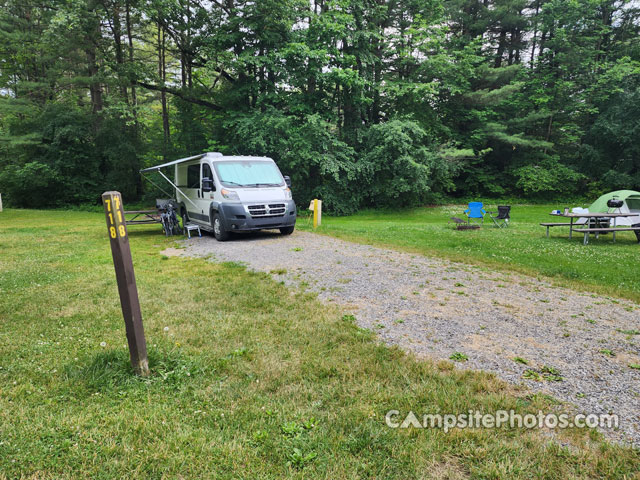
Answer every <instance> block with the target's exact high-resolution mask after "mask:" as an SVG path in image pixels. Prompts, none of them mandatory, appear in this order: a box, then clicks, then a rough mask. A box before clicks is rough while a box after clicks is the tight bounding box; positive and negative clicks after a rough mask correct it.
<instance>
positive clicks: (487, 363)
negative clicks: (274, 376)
mask: <svg viewBox="0 0 640 480" xmlns="http://www.w3.org/2000/svg"><path fill="white" fill-rule="evenodd" d="M184 245H185V247H186V250H179V251H180V252H181V254H182V255H187V256H211V257H212V258H213V259H215V261H233V262H240V263H243V264H245V265H246V266H247V267H248V268H251V269H254V270H258V271H264V272H269V273H271V274H272V275H273V276H274V277H275V278H277V279H278V280H284V281H285V283H287V284H289V285H300V284H302V283H303V282H304V284H305V285H308V288H309V289H311V290H313V291H316V292H318V295H319V297H320V298H321V299H323V300H325V301H331V302H338V303H340V304H342V305H344V310H345V312H346V313H353V314H354V315H355V316H356V319H357V322H358V324H359V325H360V326H362V327H365V328H369V329H372V330H374V331H376V332H377V333H378V335H379V337H380V338H381V339H382V340H383V341H384V342H386V343H388V344H393V345H399V346H401V347H402V348H404V349H407V350H411V351H413V352H415V353H416V354H418V355H423V356H428V357H431V358H434V359H449V358H450V357H451V356H452V355H453V354H455V353H456V352H459V353H460V354H462V355H458V356H457V357H458V358H459V359H462V360H464V356H465V355H466V357H467V360H466V361H462V362H457V365H458V366H460V367H461V368H473V369H478V370H486V371H490V372H494V373H496V374H497V375H498V376H499V377H500V378H502V379H504V380H506V381H508V382H511V383H514V384H522V383H525V384H526V385H527V386H528V387H529V388H530V389H532V390H534V391H540V392H544V393H548V394H551V395H553V396H555V397H556V398H559V399H562V400H565V401H568V402H571V403H573V404H575V405H576V406H577V408H578V410H579V411H582V412H585V413H595V414H600V413H616V414H618V415H619V417H620V427H621V429H620V430H621V431H620V432H617V433H613V434H612V433H611V432H609V436H612V435H613V437H615V438H618V439H620V438H621V437H622V439H624V440H625V441H627V442H631V443H633V444H634V445H636V446H638V445H640V370H638V369H634V368H632V367H631V366H630V365H640V347H639V342H640V306H638V305H637V304H634V303H632V302H629V301H625V300H619V299H614V298H609V297H603V296H598V295H592V294H589V293H584V292H576V291H573V290H569V289H566V288H558V287H553V286H552V285H550V283H548V282H544V281H540V280H538V279H536V278H533V277H527V276H523V275H517V274H509V273H504V272H495V271H491V270H488V269H486V268H483V267H477V266H470V265H464V264H461V263H453V262H449V261H446V260H441V259H436V258H429V257H424V256H421V255H412V254H409V253H402V252H397V251H394V250H388V249H383V248H377V247H372V246H369V245H361V244H356V243H351V242H346V241H343V240H338V239H335V238H331V237H327V236H324V235H316V234H313V233H304V232H296V233H294V234H293V235H291V236H281V235H278V234H275V233H274V234H272V233H261V234H255V235H244V236H238V237H236V238H234V239H232V240H230V241H228V242H224V243H220V242H216V241H215V240H214V239H213V237H210V236H204V237H202V238H193V239H191V240H186V241H185V242H184ZM176 253H177V251H175V250H174V251H173V254H176ZM545 367H546V368H545ZM525 377H528V378H525Z"/></svg>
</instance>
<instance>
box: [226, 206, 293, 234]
mask: <svg viewBox="0 0 640 480" xmlns="http://www.w3.org/2000/svg"><path fill="white" fill-rule="evenodd" d="M277 203H284V204H285V212H284V214H282V215H266V216H252V215H251V214H250V213H249V212H248V211H247V209H246V208H245V206H244V205H243V204H241V203H223V204H220V205H218V213H219V215H220V220H221V221H222V224H223V225H224V228H225V230H227V231H228V232H247V231H251V230H263V229H271V228H285V227H292V226H294V225H295V224H296V204H295V203H294V201H293V200H288V201H285V202H277Z"/></svg>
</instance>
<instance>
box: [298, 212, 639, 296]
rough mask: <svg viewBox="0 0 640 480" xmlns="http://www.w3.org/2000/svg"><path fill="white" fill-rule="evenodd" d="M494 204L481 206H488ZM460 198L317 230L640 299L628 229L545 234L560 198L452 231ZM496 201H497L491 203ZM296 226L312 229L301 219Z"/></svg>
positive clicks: (338, 221)
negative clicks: (503, 219)
mask: <svg viewBox="0 0 640 480" xmlns="http://www.w3.org/2000/svg"><path fill="white" fill-rule="evenodd" d="M491 207H492V206H489V207H487V209H489V210H490V209H491ZM464 208H465V207H464V206H461V205H458V206H444V207H434V208H416V209H412V210H399V211H365V212H362V213H359V214H357V215H353V216H350V217H330V216H323V219H322V226H321V227H319V229H318V232H320V233H325V234H329V235H334V236H336V237H340V238H344V239H348V240H353V241H357V242H362V243H371V244H375V245H381V246H389V247H394V248H398V249H403V250H407V251H411V252H418V253H423V254H426V255H430V256H436V257H442V258H448V259H451V260H454V261H457V262H463V263H474V264H487V265H490V266H492V267H497V268H500V269H505V270H511V271H518V272H523V273H527V274H533V275H542V276H545V277H549V278H551V279H553V280H554V281H556V282H557V283H559V284H562V285H568V286H571V287H574V288H580V289H587V290H592V291H596V292H600V293H604V294H607V295H615V296H620V297H624V298H629V299H631V300H634V301H636V302H638V301H640V279H639V277H638V272H640V245H638V243H637V240H636V237H635V235H634V233H633V232H621V233H618V234H617V235H616V243H613V242H612V239H611V235H610V234H608V235H602V236H600V238H599V239H598V240H596V239H595V238H594V237H593V236H592V238H591V240H590V243H589V245H587V246H585V245H583V244H582V241H583V235H582V234H577V233H575V234H574V236H573V239H572V240H569V228H568V227H554V228H552V229H551V238H546V228H544V227H541V226H540V225H539V224H540V223H541V222H556V221H558V220H557V219H554V218H553V217H550V216H549V212H551V210H554V209H556V208H559V207H558V205H513V206H512V211H511V217H512V221H511V226H510V227H509V228H508V229H498V228H493V227H492V225H493V223H492V221H491V219H490V218H488V217H487V218H486V220H485V223H484V225H485V226H484V227H483V228H482V229H481V230H476V231H457V230H455V229H454V228H453V226H452V224H449V225H448V224H447V222H448V220H449V218H450V217H452V216H457V217H461V218H466V217H465V216H464V214H463V213H462V211H463V210H464ZM493 208H494V209H496V208H495V205H493ZM298 224H299V225H298V228H302V229H305V230H310V227H309V222H307V221H305V220H304V219H300V220H299V222H298Z"/></svg>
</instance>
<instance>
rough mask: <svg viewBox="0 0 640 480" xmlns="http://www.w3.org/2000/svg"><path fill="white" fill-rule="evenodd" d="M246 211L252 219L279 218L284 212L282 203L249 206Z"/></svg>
mask: <svg viewBox="0 0 640 480" xmlns="http://www.w3.org/2000/svg"><path fill="white" fill-rule="evenodd" d="M247 209H248V211H249V214H250V215H251V216H252V217H281V216H282V215H284V213H285V211H286V208H285V204H284V203H271V204H269V205H249V206H248V207H247Z"/></svg>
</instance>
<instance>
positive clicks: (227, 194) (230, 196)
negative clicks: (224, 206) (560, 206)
mask: <svg viewBox="0 0 640 480" xmlns="http://www.w3.org/2000/svg"><path fill="white" fill-rule="evenodd" d="M220 193H221V194H222V196H223V197H224V198H226V199H227V200H240V197H239V196H238V193H237V192H234V191H232V190H227V189H226V188H223V189H222V190H220Z"/></svg>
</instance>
